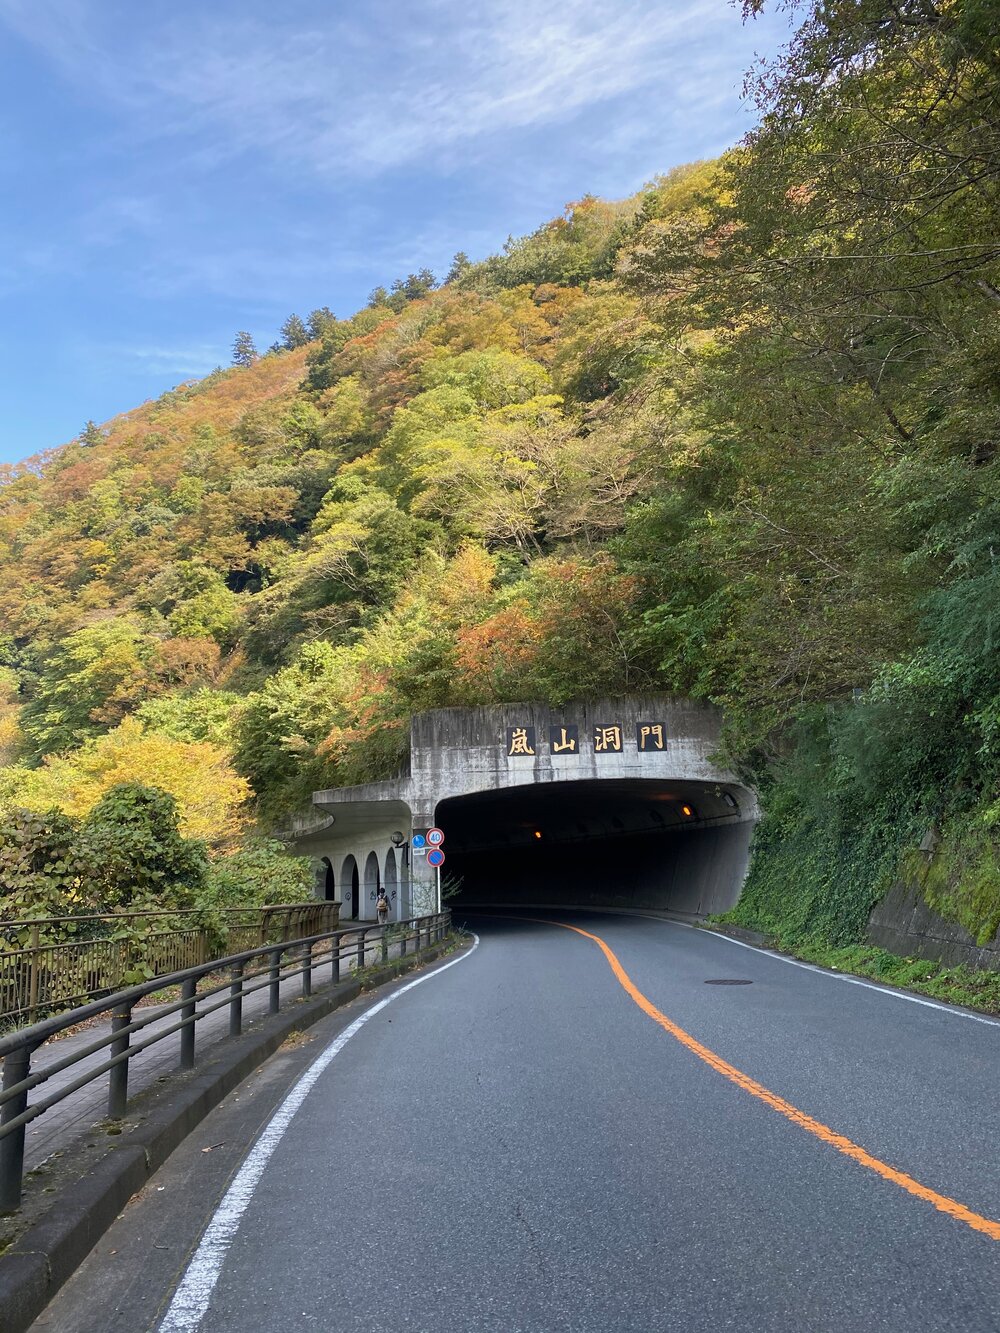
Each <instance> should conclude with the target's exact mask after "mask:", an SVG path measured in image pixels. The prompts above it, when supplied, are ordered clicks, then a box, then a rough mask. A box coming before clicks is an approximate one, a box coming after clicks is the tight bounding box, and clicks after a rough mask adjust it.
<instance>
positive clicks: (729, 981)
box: [705, 977, 753, 986]
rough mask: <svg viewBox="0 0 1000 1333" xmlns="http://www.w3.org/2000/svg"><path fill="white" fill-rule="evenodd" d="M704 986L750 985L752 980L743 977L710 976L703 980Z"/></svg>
mask: <svg viewBox="0 0 1000 1333" xmlns="http://www.w3.org/2000/svg"><path fill="white" fill-rule="evenodd" d="M705 985H706V986H752V985H753V982H752V981H748V980H747V979H746V978H745V977H712V978H711V979H710V980H708V981H706V982H705Z"/></svg>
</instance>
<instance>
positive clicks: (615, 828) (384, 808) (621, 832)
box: [292, 694, 757, 919]
mask: <svg viewBox="0 0 1000 1333" xmlns="http://www.w3.org/2000/svg"><path fill="white" fill-rule="evenodd" d="M720 729H721V717H720V714H719V712H718V710H716V709H714V708H711V707H710V706H708V705H705V704H697V703H693V702H692V701H690V700H687V699H677V698H673V697H672V696H668V695H653V694H647V695H633V696H625V697H622V698H615V699H600V700H591V701H587V702H581V703H575V704H571V705H568V706H567V707H566V708H551V707H548V706H546V705H543V704H506V705H502V706H498V707H495V708H445V709H437V710H434V711H432V712H428V713H421V714H418V715H417V716H416V717H414V718H413V719H412V722H411V727H410V753H409V758H408V762H407V765H406V768H405V770H404V771H403V772H402V773H401V774H400V775H399V777H398V778H395V779H392V780H390V781H387V782H378V783H370V784H367V785H366V786H363V787H349V788H334V789H332V790H329V791H321V792H316V793H315V794H314V796H313V807H314V808H313V810H312V811H311V812H310V815H308V816H303V817H302V818H301V819H300V820H299V821H298V822H297V827H296V829H295V831H294V835H293V838H292V841H293V842H294V844H295V846H296V850H297V851H299V852H301V853H307V854H310V855H312V856H313V857H314V858H315V860H316V866H317V894H318V895H319V896H325V895H327V894H329V893H330V891H331V885H330V873H329V868H330V867H333V868H334V869H336V867H342V866H345V865H347V864H348V863H350V864H351V865H352V866H357V867H359V868H360V867H364V875H363V881H362V884H361V886H360V895H359V893H358V886H357V885H356V884H355V883H354V882H353V877H352V881H351V882H350V883H348V881H347V878H346V876H345V875H344V874H343V873H341V875H340V876H339V878H337V879H336V882H335V883H334V885H333V892H334V893H335V895H336V901H338V902H340V903H341V904H342V915H344V916H346V915H350V916H351V917H361V918H366V917H371V916H373V915H374V903H375V899H376V896H377V892H378V889H379V887H382V886H384V887H386V889H387V892H388V893H389V897H390V902H391V903H392V915H393V917H394V918H396V919H399V918H402V917H405V916H409V915H416V914H418V913H420V912H426V911H430V910H433V907H434V905H435V904H436V903H437V902H438V889H439V875H438V872H437V870H436V869H435V867H434V861H435V860H436V859H437V857H436V856H431V855H429V854H428V853H429V852H430V850H431V849H430V847H429V845H428V843H427V840H426V834H427V832H428V830H429V829H431V828H433V827H435V826H437V827H440V829H441V830H442V831H443V833H444V844H443V848H442V850H443V851H444V854H445V864H444V866H443V867H442V871H441V874H440V881H441V882H442V883H443V884H444V886H445V887H456V888H457V896H456V897H455V900H454V901H455V903H456V904H458V905H461V906H472V905H488V904H496V903H503V904H521V905H525V906H527V905H530V904H535V905H539V906H543V905H549V906H552V905H557V906H580V907H583V906H595V907H599V906H605V907H611V906H618V907H634V908H640V907H646V908H659V909H668V910H673V911H676V912H680V913H685V914H688V915H691V916H704V915H706V914H707V913H710V912H721V911H725V910H726V909H727V908H729V907H731V906H732V905H733V904H734V903H735V902H736V899H737V898H738V896H739V892H740V888H741V886H742V883H743V879H744V876H745V873H746V867H747V861H748V857H749V846H750V837H751V834H752V831H753V827H754V823H755V821H756V818H757V803H756V799H755V796H754V793H753V792H752V791H751V790H750V789H749V788H748V787H746V786H745V785H743V784H741V783H740V781H739V778H738V777H737V776H736V775H735V774H733V773H732V772H730V771H728V770H727V769H726V768H725V767H724V766H722V765H720V763H719V762H718V759H717V757H716V752H717V750H718V748H719V737H720ZM359 896H360V901H358V898H359ZM345 908H346V909H347V910H345Z"/></svg>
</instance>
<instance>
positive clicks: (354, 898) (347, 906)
mask: <svg viewBox="0 0 1000 1333" xmlns="http://www.w3.org/2000/svg"><path fill="white" fill-rule="evenodd" d="M340 892H341V911H342V912H344V913H346V915H347V918H348V920H350V921H357V919H358V910H359V908H360V901H359V899H360V896H361V894H360V876H359V875H358V863H357V861H355V859H354V857H353V856H348V857H345V858H344V864H343V867H342V868H341V871H340Z"/></svg>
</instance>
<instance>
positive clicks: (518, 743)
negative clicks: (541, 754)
mask: <svg viewBox="0 0 1000 1333" xmlns="http://www.w3.org/2000/svg"><path fill="white" fill-rule="evenodd" d="M506 732H507V758H508V759H515V758H518V757H525V756H527V757H531V756H533V755H536V754H538V746H539V741H538V728H536V727H533V726H529V725H525V726H523V727H518V726H510V727H507V729H506ZM548 732H549V735H548V746H549V750H550V751H551V753H552V754H554V755H563V754H566V755H571V754H579V753H580V752H581V746H582V745H583V744H584V743H586V744H587V745H589V746H590V747H591V748H592V749H593V752H594V754H621V752H622V749H623V748H624V736H625V728H624V727H623V726H622V725H621V723H620V722H605V723H596V724H595V725H594V728H593V731H592V732H591V734H590V735H589V736H588V737H586V738H585V741H581V738H580V728H579V727H578V726H576V725H575V724H570V725H567V726H564V727H562V726H560V727H555V726H551V727H549V728H548ZM666 745H667V740H666V730H665V728H664V725H663V723H662V722H637V723H636V724H635V747H636V750H637V751H638V752H639V753H640V754H649V753H653V752H658V751H662V750H665V749H666Z"/></svg>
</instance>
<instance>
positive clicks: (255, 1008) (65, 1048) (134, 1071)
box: [0, 911, 451, 1212]
mask: <svg viewBox="0 0 1000 1333" xmlns="http://www.w3.org/2000/svg"><path fill="white" fill-rule="evenodd" d="M450 928H451V914H450V912H447V911H445V912H440V913H436V914H434V915H431V916H425V917H414V918H412V919H411V920H408V921H401V922H397V923H394V924H392V925H388V926H373V925H357V926H354V927H353V928H350V929H344V930H335V931H325V932H322V933H319V934H315V935H310V936H307V937H306V938H304V939H298V940H291V941H286V942H284V943H280V944H269V945H264V946H263V947H260V948H256V949H248V950H245V951H244V952H242V953H238V954H232V955H230V956H229V957H227V958H221V959H216V960H214V961H210V962H206V963H203V964H200V965H199V966H197V967H190V968H186V969H184V970H182V971H178V972H174V973H172V974H170V975H168V976H162V977H157V978H156V979H155V980H152V981H148V982H144V983H143V984H142V985H139V986H132V987H129V988H128V989H127V990H123V991H119V992H118V993H117V994H115V995H111V996H107V997H105V998H104V999H101V1000H95V1001H93V1002H92V1003H90V1004H86V1005H83V1006H81V1007H80V1008H77V1009H73V1010H70V1011H69V1012H67V1013H64V1014H59V1015H56V1016H54V1017H52V1018H48V1019H45V1020H44V1021H43V1022H41V1023H36V1024H34V1025H33V1026H32V1027H27V1028H21V1029H19V1030H18V1031H16V1032H12V1033H10V1034H8V1035H7V1036H5V1037H0V1056H2V1057H3V1087H2V1091H0V1211H2V1212H12V1211H14V1210H16V1209H17V1207H18V1206H19V1204H20V1200H21V1187H22V1180H23V1175H24V1172H25V1170H32V1169H33V1168H34V1167H35V1166H37V1165H40V1164H41V1163H42V1162H43V1161H45V1160H46V1159H47V1158H49V1157H50V1156H51V1155H52V1154H53V1152H55V1151H57V1150H58V1149H61V1148H63V1147H65V1146H67V1145H68V1144H69V1143H70V1142H72V1141H73V1140H74V1139H75V1138H76V1137H77V1136H78V1135H79V1134H80V1133H82V1132H86V1131H89V1130H90V1129H91V1128H92V1127H93V1126H94V1125H95V1124H96V1123H97V1122H98V1121H100V1120H101V1119H102V1116H103V1117H104V1118H107V1119H109V1120H120V1119H122V1118H123V1117H124V1115H125V1113H126V1110H127V1106H128V1100H129V1097H130V1095H135V1093H137V1092H139V1091H141V1090H142V1089H143V1088H146V1087H149V1086H150V1085H151V1084H152V1083H154V1082H155V1081H157V1080H158V1079H160V1078H162V1077H163V1075H164V1074H165V1073H167V1072H169V1071H170V1070H176V1069H181V1070H185V1069H191V1068H193V1067H194V1065H195V1062H196V1059H197V1056H198V1054H202V1053H204V1051H205V1049H206V1048H211V1047H214V1046H216V1045H217V1044H218V1042H219V1041H220V1040H222V1039H223V1038H224V1037H225V1036H239V1034H240V1032H241V1031H242V1028H243V1025H244V1023H245V1022H248V1021H250V1020H252V1019H253V1018H257V1017H260V1016H262V1015H264V1014H268V1013H272V1014H273V1013H277V1012H278V1010H279V1009H280V1008H281V1006H282V1004H283V1003H286V1002H287V1001H289V1000H290V999H292V998H299V997H303V998H305V997H308V996H309V995H311V994H312V992H313V986H314V984H321V983H324V982H325V983H326V984H335V983H336V982H338V981H340V980H341V979H343V978H345V977H346V976H347V975H348V974H349V973H350V972H351V971H353V970H356V969H357V968H360V967H365V966H372V965H374V964H377V963H380V962H387V961H388V960H389V959H390V958H394V957H402V956H405V955H407V954H408V953H413V952H419V951H420V950H422V949H425V948H428V947H429V946H431V945H433V944H435V943H437V942H438V941H440V940H441V939H443V938H444V936H445V934H446V933H447V932H448V930H449V929H450ZM172 988H179V990H180V994H179V996H178V997H177V998H176V999H171V1000H168V1001H167V1002H166V1003H163V1004H157V1005H155V1006H152V1007H147V1006H144V1005H143V1004H142V1003H141V1002H142V1001H143V1000H145V999H147V997H149V996H150V995H153V994H155V993H156V992H157V991H161V990H165V989H172ZM108 1018H110V1022H108V1021H103V1020H106V1019H108ZM94 1019H98V1020H102V1021H101V1022H100V1023H99V1025H98V1026H94V1025H93V1020H94ZM81 1024H86V1025H87V1026H84V1027H83V1028H82V1029H81V1030H80V1031H79V1032H76V1033H73V1034H72V1035H70V1036H66V1037H63V1038H62V1039H61V1040H55V1039H56V1038H58V1037H59V1035H60V1034H61V1033H65V1032H66V1031H67V1030H68V1029H70V1028H75V1027H79V1026H80V1025H81ZM199 1024H200V1025H201V1026H197V1025H199ZM196 1027H197V1041H196ZM175 1035H176V1037H177V1040H176V1042H169V1041H168V1040H167V1038H169V1037H171V1036H175ZM103 1075H107V1079H106V1081H104V1082H103V1083H98V1082H97V1080H99V1079H102V1076H103Z"/></svg>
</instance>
